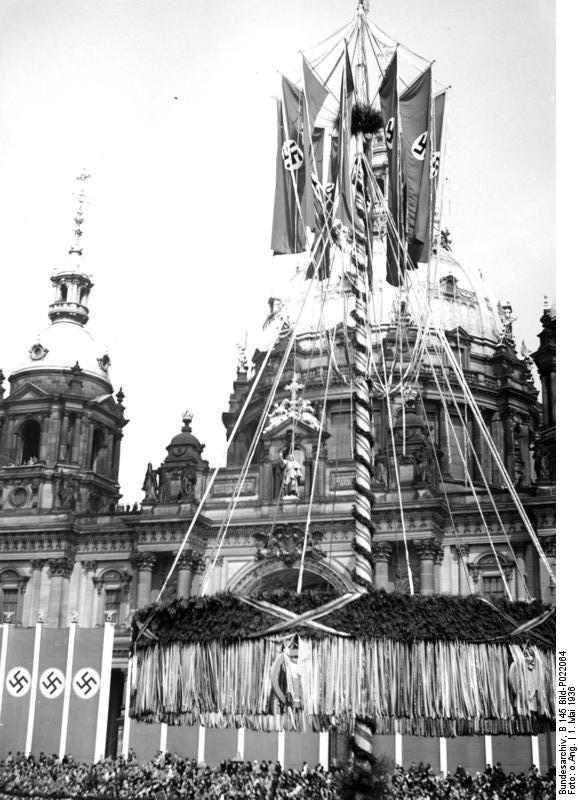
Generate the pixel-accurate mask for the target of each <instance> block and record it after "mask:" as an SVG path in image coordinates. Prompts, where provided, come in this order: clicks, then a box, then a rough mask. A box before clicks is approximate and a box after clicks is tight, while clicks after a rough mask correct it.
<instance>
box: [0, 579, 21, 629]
mask: <svg viewBox="0 0 578 800" xmlns="http://www.w3.org/2000/svg"><path fill="white" fill-rule="evenodd" d="M20 584H21V578H20V575H19V574H18V573H17V572H16V571H15V570H13V569H6V570H4V572H2V573H0V611H1V612H2V617H3V620H6V621H7V622H19V619H18V612H19V608H18V605H19V604H18V599H19V597H18V596H19V591H20Z"/></svg>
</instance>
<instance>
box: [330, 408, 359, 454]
mask: <svg viewBox="0 0 578 800" xmlns="http://www.w3.org/2000/svg"><path fill="white" fill-rule="evenodd" d="M330 422H331V424H330V429H329V433H330V434H331V436H330V437H329V439H328V440H327V456H328V458H329V460H331V459H336V458H353V454H352V450H351V431H352V427H351V411H349V410H348V411H338V412H336V413H334V414H332V415H331V420H330Z"/></svg>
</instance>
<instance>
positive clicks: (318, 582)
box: [227, 562, 355, 594]
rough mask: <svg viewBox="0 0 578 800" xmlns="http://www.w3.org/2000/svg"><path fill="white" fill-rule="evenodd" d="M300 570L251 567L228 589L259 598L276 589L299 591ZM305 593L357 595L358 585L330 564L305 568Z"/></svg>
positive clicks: (265, 564) (279, 564) (264, 565)
mask: <svg viewBox="0 0 578 800" xmlns="http://www.w3.org/2000/svg"><path fill="white" fill-rule="evenodd" d="M298 577H299V566H298V565H295V566H287V565H286V564H284V563H283V562H277V563H271V562H263V563H260V564H252V565H251V566H249V567H247V568H245V569H244V570H242V571H241V572H240V573H239V574H238V575H235V577H234V579H233V581H232V583H231V584H230V585H229V586H227V589H228V590H229V591H231V592H236V593H238V594H257V593H258V592H266V591H273V590H276V589H293V590H295V589H296V588H297V580H298ZM303 589H305V590H307V589H320V590H322V591H324V590H334V591H335V592H336V593H337V594H344V593H345V592H351V591H355V585H354V584H353V582H352V581H351V580H350V579H349V577H348V576H347V575H345V574H342V573H340V572H337V570H336V569H334V568H333V567H330V566H328V565H327V564H320V563H319V562H316V563H315V564H306V566H305V570H304V573H303Z"/></svg>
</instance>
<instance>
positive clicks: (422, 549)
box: [414, 538, 443, 595]
mask: <svg viewBox="0 0 578 800" xmlns="http://www.w3.org/2000/svg"><path fill="white" fill-rule="evenodd" d="M414 547H415V549H416V552H417V554H418V556H419V579H420V586H421V594H425V595H432V594H433V593H434V592H435V581H434V559H435V558H436V557H438V556H439V553H440V551H441V552H443V548H442V546H441V544H440V543H439V542H438V540H437V539H433V538H432V539H420V540H418V541H416V542H414Z"/></svg>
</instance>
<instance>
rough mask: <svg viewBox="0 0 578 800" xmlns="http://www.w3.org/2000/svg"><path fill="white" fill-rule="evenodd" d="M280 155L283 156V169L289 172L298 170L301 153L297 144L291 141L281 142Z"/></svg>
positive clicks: (301, 158) (301, 157) (300, 162)
mask: <svg viewBox="0 0 578 800" xmlns="http://www.w3.org/2000/svg"><path fill="white" fill-rule="evenodd" d="M281 155H282V156H283V165H284V167H285V169H288V170H290V171H291V172H293V171H294V170H296V169H299V167H300V166H301V164H302V163H303V153H302V152H301V149H300V148H299V145H298V144H297V142H294V141H293V139H287V140H286V141H285V142H283V147H282V148H281Z"/></svg>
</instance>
